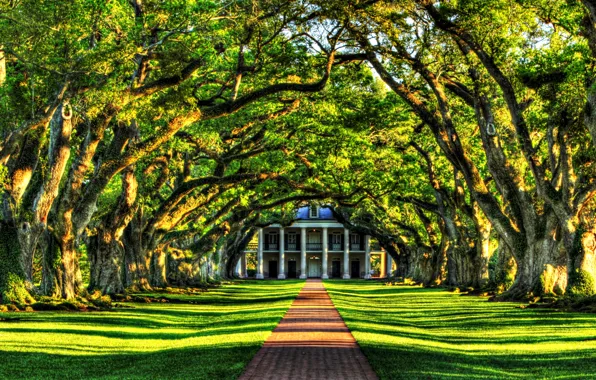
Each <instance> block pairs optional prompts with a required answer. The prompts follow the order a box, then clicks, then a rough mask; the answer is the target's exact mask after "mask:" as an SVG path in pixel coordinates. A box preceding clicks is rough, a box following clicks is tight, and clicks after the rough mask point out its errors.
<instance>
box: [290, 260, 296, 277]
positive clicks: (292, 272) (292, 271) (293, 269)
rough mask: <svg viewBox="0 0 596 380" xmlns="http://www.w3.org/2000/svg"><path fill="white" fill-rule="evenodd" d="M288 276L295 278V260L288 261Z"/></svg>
mask: <svg viewBox="0 0 596 380" xmlns="http://www.w3.org/2000/svg"><path fill="white" fill-rule="evenodd" d="M288 278H296V262H295V261H288Z"/></svg>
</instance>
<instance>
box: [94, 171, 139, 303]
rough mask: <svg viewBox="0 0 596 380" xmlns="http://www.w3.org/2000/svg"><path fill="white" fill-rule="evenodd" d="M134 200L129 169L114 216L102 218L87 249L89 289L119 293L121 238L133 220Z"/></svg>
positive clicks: (122, 253) (120, 282) (120, 290)
mask: <svg viewBox="0 0 596 380" xmlns="http://www.w3.org/2000/svg"><path fill="white" fill-rule="evenodd" d="M136 197H137V181H136V178H135V175H134V170H133V169H132V168H127V169H126V170H125V171H124V172H123V173H122V193H121V194H120V198H119V199H118V204H117V205H116V207H115V209H114V211H113V212H111V213H108V214H107V215H106V216H105V218H103V220H102V222H101V224H100V226H99V227H98V228H97V233H96V236H93V237H92V238H91V241H92V242H93V244H90V246H89V247H88V248H89V249H88V252H89V258H90V262H89V263H90V265H91V277H90V281H89V289H90V290H94V289H99V290H101V292H102V293H104V294H115V293H122V292H123V291H124V285H123V283H122V269H123V267H122V263H123V261H124V248H123V246H122V242H121V240H120V239H121V238H122V235H123V233H124V229H125V228H126V226H128V224H129V223H130V221H131V220H132V218H133V216H134V212H135V207H134V205H135V200H136Z"/></svg>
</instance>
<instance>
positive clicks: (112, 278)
mask: <svg viewBox="0 0 596 380" xmlns="http://www.w3.org/2000/svg"><path fill="white" fill-rule="evenodd" d="M89 240H90V244H89V245H88V247H87V249H88V251H87V252H88V254H89V265H90V269H91V273H90V277H89V290H100V291H101V292H102V293H103V294H118V293H123V292H124V285H123V284H122V275H121V274H122V261H123V257H124V249H123V247H122V245H121V243H120V242H119V241H117V240H116V238H115V236H114V235H113V233H112V231H109V230H108V231H106V230H104V229H100V230H99V231H98V233H97V235H96V236H93V237H91V238H90V239H89Z"/></svg>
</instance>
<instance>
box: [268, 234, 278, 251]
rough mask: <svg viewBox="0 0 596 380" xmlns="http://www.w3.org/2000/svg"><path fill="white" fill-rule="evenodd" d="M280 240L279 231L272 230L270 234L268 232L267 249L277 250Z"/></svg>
mask: <svg viewBox="0 0 596 380" xmlns="http://www.w3.org/2000/svg"><path fill="white" fill-rule="evenodd" d="M278 242H279V234H278V233H277V232H270V233H269V234H267V243H268V244H267V246H266V249H267V250H272V251H275V250H277V249H278V248H277V247H278Z"/></svg>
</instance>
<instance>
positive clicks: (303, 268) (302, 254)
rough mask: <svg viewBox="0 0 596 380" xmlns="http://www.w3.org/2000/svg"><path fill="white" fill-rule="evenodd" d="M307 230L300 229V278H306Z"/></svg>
mask: <svg viewBox="0 0 596 380" xmlns="http://www.w3.org/2000/svg"><path fill="white" fill-rule="evenodd" d="M306 277H307V275H306V228H304V227H302V228H300V278H302V279H304V278H306Z"/></svg>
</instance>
